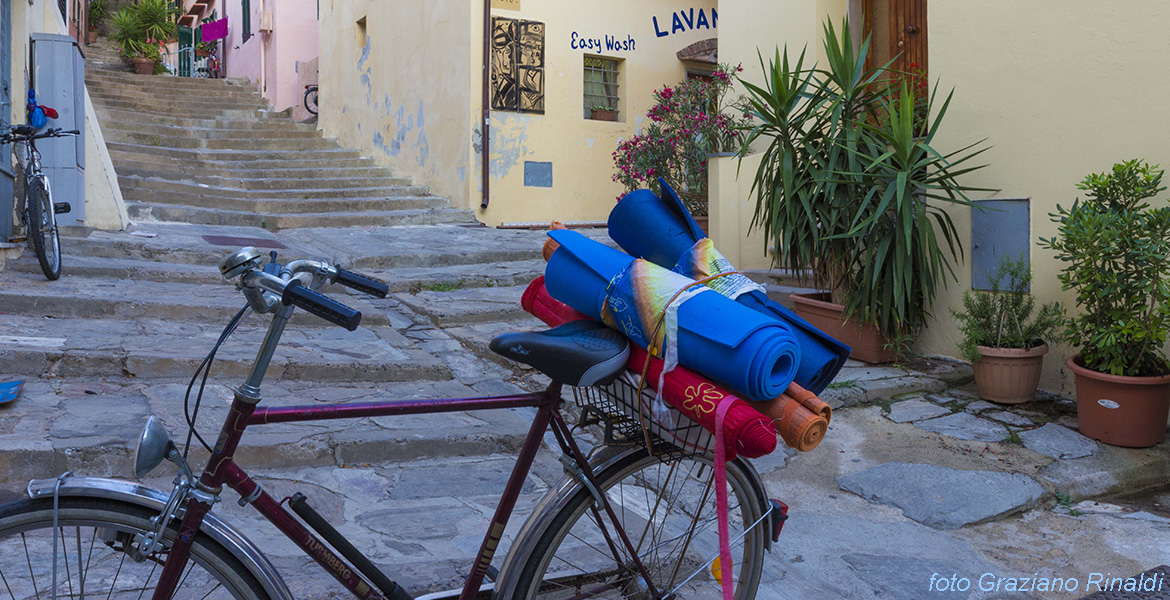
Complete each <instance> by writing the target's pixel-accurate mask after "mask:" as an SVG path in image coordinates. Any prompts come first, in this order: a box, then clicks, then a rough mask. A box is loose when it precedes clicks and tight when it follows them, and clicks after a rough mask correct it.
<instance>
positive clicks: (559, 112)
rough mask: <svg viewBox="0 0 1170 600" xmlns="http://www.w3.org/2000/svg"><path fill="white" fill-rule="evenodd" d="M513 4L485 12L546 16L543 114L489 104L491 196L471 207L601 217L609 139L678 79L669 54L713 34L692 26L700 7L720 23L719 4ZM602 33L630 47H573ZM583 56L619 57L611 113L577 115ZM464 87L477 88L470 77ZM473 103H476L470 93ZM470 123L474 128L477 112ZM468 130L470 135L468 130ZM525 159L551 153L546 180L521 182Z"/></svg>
mask: <svg viewBox="0 0 1170 600" xmlns="http://www.w3.org/2000/svg"><path fill="white" fill-rule="evenodd" d="M521 6H522V10H520V11H512V10H498V9H497V10H495V11H493V14H495V15H496V16H501V17H508V18H518V19H527V20H533V21H540V22H543V23H544V24H545V26H546V29H545V40H544V43H545V45H544V51H545V113H544V114H543V115H538V114H528V113H515V112H506V111H492V122H491V136H490V142H491V170H490V172H491V190H490V191H491V203H490V205H489V207H488V209H487V210H486V211H480V210H477V216H478V217H479V218H480V220H482V221H484V222H485V223H488V224H490V225H497V224H500V223H507V222H547V221H550V220H553V219H556V220H559V221H604V220H606V218H607V217H608V216H609V211H610V210H611V209H612V208H613V204H614V201H615V200H616V199H617V197H618V195H620V194H621V193H622V190H623V188H622V186H621V185H619V184H617V183H614V182H613V181H612V180H611V177H612V175H613V174H614V166H613V156H612V153H613V151H614V150H615V149H616V148H617V144H618V142H619V141H620V140H622V139H623V138H628V137H630V136H632V135H634V134H635V132H636V131H637V130H638V129H639V128H640V127H641V126H642V124H643V123H644V121H645V115H646V111H648V110H649V109H650V108H651V106H653V96H652V91H653V90H654V89H655V88H660V87H662V86H663V85H672V84H674V83H676V82H678V81H681V80H683V79H684V78H685V76H686V68H685V66H684V64H683V63H682V62H680V61H679V60H678V57H677V56H676V53H677V52H678V51H679V50H681V49H682V48H684V47H686V46H688V45H690V44H692V43H694V42H697V41H700V40H703V39H707V38H712V37H715V36H716V33H715V32H716V31H717V29H711V28H710V27H700V26H699V25H698V24H699V23H700V17H699V12H700V11H702V12H703V17H704V18H705V20H706V21H707V22H710V21H711V20H712V14H711V11H712V9H714V10H715V11H716V12H717V13H718V15H719V19H718V23H717V25H718V26H721V25H722V22H723V15H722V11H720V10H719V9H718V8H716V3H715V1H714V0H696V1H693V2H678V1H677V0H639V1H638V2H629V1H627V0H599V1H597V2H591V3H586V4H582V3H563V2H537V1H534V0H522V4H521ZM676 11H677V12H680V13H685V15H683V14H680V16H679V24H681V26H682V27H681V28H676V26H675V23H674V20H675V19H674V13H675V12H676ZM684 16H685V17H686V18H684ZM655 18H656V19H657V29H656V27H655V21H654V19H655ZM688 20H689V21H690V24H691V25H690V26H688V24H687V21H688ZM659 33H662V34H665V35H662V36H659ZM574 34H575V37H574ZM606 36H610V37H612V38H614V39H616V40H619V41H622V42H625V41H627V40H630V39H632V40H633V49H632V50H609V49H608V48H606V49H602V50H601V51H598V50H594V49H590V48H585V49H581V48H574V47H573V46H574V45H580V44H579V40H582V39H586V40H589V39H592V40H596V41H599V42H600V44H601V45H602V46H605V45H606ZM476 39H477V40H478V39H479V38H478V35H477V37H476ZM574 40H578V42H575V41H574ZM586 55H589V56H602V57H605V58H613V59H618V60H620V61H621V62H620V63H619V65H618V70H619V81H618V83H619V98H620V105H619V107H618V108H619V116H618V122H604V121H595V120H592V119H586V118H584V105H583V94H584V57H585V56H586ZM478 56H479V54H477V55H476V57H477V58H478ZM477 74H478V73H477ZM473 89H475V90H477V91H478V89H479V86H478V85H476V86H475V88H473ZM473 104H474V105H475V106H476V107H477V109H478V107H479V96H478V94H477V95H476V97H475V98H474V99H473ZM477 114H478V113H477ZM475 128H476V131H477V132H478V130H479V126H478V120H476V121H475ZM474 137H475V138H476V139H478V135H477V134H475V135H474ZM478 158H479V157H478V155H476V160H477V168H476V171H477V176H476V178H475V179H474V181H473V182H472V183H473V187H472V188H471V191H472V198H471V200H472V203H473V206H474V207H475V208H477V209H478V207H479V195H480V179H479V176H478ZM525 161H534V162H551V163H552V171H553V177H552V187H528V186H525V185H524V163H525Z"/></svg>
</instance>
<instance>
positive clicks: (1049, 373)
mask: <svg viewBox="0 0 1170 600" xmlns="http://www.w3.org/2000/svg"><path fill="white" fill-rule="evenodd" d="M928 19H929V21H928V23H929V24H928V27H929V30H930V48H929V51H930V73H931V78H932V79H938V78H941V80H942V85H941V87H940V89H950V88H951V87H954V88H955V99H954V101H953V102H952V104H951V107H950V109H949V110H948V113H947V115H946V119H945V121H944V126H943V129H942V130H941V131H940V132H939V138H940V139H939V145H940V147H942V148H953V147H954V146H955V145H956V144H960V143H963V142H971V141H975V140H978V139H980V138H984V137H986V138H988V139H989V143H990V144H991V145H992V146H993V148H992V149H991V150H990V151H988V152H987V153H985V154H984V156H983V157H982V158H983V160H984V162H987V163H989V164H990V166H989V167H988V168H987V169H984V170H983V171H981V172H979V173H977V174H975V175H973V176H971V177H969V178H968V179H967V181H968V182H969V183H971V184H973V185H979V186H986V187H992V188H999V189H1000V190H1001V191H1000V192H999V193H998V194H996V197H1001V198H1019V197H1030V198H1031V199H1032V201H1031V230H1032V240H1033V245H1032V248H1031V260H1032V269H1033V282H1032V292H1033V294H1034V295H1035V297H1036V299H1037V301H1042V302H1048V301H1052V300H1059V301H1061V302H1062V303H1064V304H1066V305H1067V306H1068V307H1069V308H1070V309H1073V308H1074V307H1073V306H1072V302H1073V301H1074V296H1073V294H1072V293H1071V292H1068V293H1065V292H1061V291H1060V284H1059V282H1058V281H1057V280H1056V275H1057V273H1058V272H1059V269H1060V263H1058V262H1057V261H1056V260H1054V259H1053V258H1052V255H1051V252H1049V251H1047V250H1043V249H1041V248H1040V247H1038V246H1036V245H1035V240H1036V238H1038V237H1051V236H1052V235H1053V234H1054V233H1055V225H1054V224H1053V223H1052V222H1051V221H1050V220H1049V218H1048V213H1050V212H1052V211H1053V210H1054V209H1055V207H1056V204H1057V203H1060V204H1063V205H1065V206H1067V205H1068V204H1070V203H1071V202H1072V200H1073V199H1074V198H1076V197H1077V195H1078V193H1079V191H1078V190H1077V189H1076V183H1077V182H1079V181H1080V180H1081V179H1082V178H1083V177H1084V176H1085V175H1087V174H1088V173H1090V172H1100V171H1103V170H1107V169H1109V168H1110V167H1111V166H1112V165H1113V163H1115V162H1120V161H1122V160H1126V159H1131V158H1144V159H1146V160H1148V161H1150V162H1151V163H1160V164H1161V165H1162V166H1163V167H1170V144H1168V143H1167V140H1168V139H1170V120H1167V119H1166V117H1165V114H1164V113H1165V107H1166V106H1167V102H1168V100H1167V99H1168V98H1170V78H1167V77H1165V76H1164V73H1165V72H1166V57H1168V56H1170V36H1167V35H1166V31H1165V26H1166V23H1170V6H1167V5H1166V4H1165V3H1163V2H1157V1H1153V0H1133V1H1130V2H1120V3H1116V2H1115V3H1101V2H1094V1H1092V0H1061V1H1058V0H1045V1H1042V2H1033V3H1029V4H1027V6H1026V8H1023V7H1022V5H1021V4H1020V3H1018V2H1010V1H1008V0H985V1H983V2H937V3H931V4H930V9H929V13H928ZM1161 198H1163V200H1161V201H1162V202H1165V198H1167V195H1166V194H1165V193H1163V194H1162V195H1161ZM952 214H953V215H954V217H955V221H956V225H957V226H958V228H959V231H961V232H969V231H970V211H969V210H954V211H952ZM964 247H965V248H967V249H968V251H969V250H970V247H971V244H970V240H969V239H964ZM957 271H958V273H959V277H960V279H959V283H958V284H957V285H954V284H952V285H951V286H950V288H949V289H947V290H946V291H944V292H943V293H941V294H940V295H939V296H938V298H937V299H936V305H937V307H938V308H937V309H936V310H935V313H936V321H935V322H933V323H931V326H930V328H929V329H928V330H927V331H926V333H925V334H924V335H923V336H922V338H921V339H920V341H919V347H920V349H922V350H923V351H926V352H932V353H941V354H954V353H955V349H954V343H955V340H956V333H955V327H954V323H953V322H952V319H951V318H950V316H949V315H947V314H946V310H945V307H946V306H949V305H956V304H957V303H958V302H959V298H960V297H961V296H962V291H963V290H964V289H967V288H968V287H969V285H970V267H969V265H962V266H961V267H960V268H959V269H957ZM1071 351H1072V350H1071V349H1069V348H1056V349H1054V351H1053V352H1052V353H1050V354H1049V355H1048V357H1047V358H1046V360H1045V371H1044V377H1043V379H1042V380H1041V387H1043V388H1045V389H1051V390H1063V391H1065V392H1070V391H1071V389H1072V376H1071V374H1068V373H1064V371H1065V369H1064V360H1065V358H1066V357H1067V356H1068V355H1069V354H1070V353H1071Z"/></svg>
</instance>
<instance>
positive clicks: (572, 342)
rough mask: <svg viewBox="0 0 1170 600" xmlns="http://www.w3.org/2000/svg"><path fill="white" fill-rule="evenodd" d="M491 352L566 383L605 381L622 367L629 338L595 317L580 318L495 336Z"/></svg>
mask: <svg viewBox="0 0 1170 600" xmlns="http://www.w3.org/2000/svg"><path fill="white" fill-rule="evenodd" d="M488 347H489V348H491V349H492V351H493V352H495V353H496V354H499V355H500V356H503V357H506V358H510V359H512V360H514V361H517V362H522V363H524V364H526V365H529V366H531V367H533V368H535V369H537V370H538V371H540V372H541V373H544V374H545V375H548V376H549V377H551V378H552V379H553V381H559V382H561V383H563V384H566V385H573V386H588V385H605V384H607V383H610V382H612V381H613V380H614V379H616V378H617V376H618V375H620V374H621V372H622V369H624V368H625V367H626V359H627V358H628V357H629V355H630V341H629V340H627V339H626V338H625V336H623V335H622V334H620V333H618V332H617V331H614V330H612V329H610V328H608V327H606V326H605V325H604V324H602V323H598V322H597V321H590V320H587V319H582V320H579V321H571V322H569V323H565V324H564V325H558V326H556V327H553V328H552V329H549V330H546V331H524V332H519V333H506V334H504V335H501V336H497V337H496V338H495V339H493V340H492V341H491V343H490V344H488Z"/></svg>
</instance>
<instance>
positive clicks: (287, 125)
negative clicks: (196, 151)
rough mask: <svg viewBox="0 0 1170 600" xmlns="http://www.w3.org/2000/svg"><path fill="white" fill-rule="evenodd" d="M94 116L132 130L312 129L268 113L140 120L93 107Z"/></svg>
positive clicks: (135, 114) (131, 114) (135, 115)
mask: <svg viewBox="0 0 1170 600" xmlns="http://www.w3.org/2000/svg"><path fill="white" fill-rule="evenodd" d="M97 111H98V115H99V116H100V117H102V126H103V127H108V126H121V127H136V126H138V125H140V124H145V125H154V126H162V127H180V128H182V127H203V128H207V129H215V128H221V127H226V128H231V129H271V130H280V131H284V130H292V129H297V130H310V131H312V130H316V127H315V126H313V125H309V124H305V123H297V122H295V121H292V120H290V119H288V118H277V117H275V116H272V113H265V116H264V117H263V118H251V117H223V116H221V117H213V118H210V119H192V118H188V117H184V116H178V115H151V116H150V119H149V120H148V121H146V120H143V119H142V114H141V113H139V112H137V111H131V110H122V109H117V108H102V107H97Z"/></svg>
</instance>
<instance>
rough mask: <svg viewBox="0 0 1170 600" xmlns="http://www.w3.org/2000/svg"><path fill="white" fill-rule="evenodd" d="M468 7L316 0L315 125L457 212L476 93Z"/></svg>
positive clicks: (450, 1)
mask: <svg viewBox="0 0 1170 600" xmlns="http://www.w3.org/2000/svg"><path fill="white" fill-rule="evenodd" d="M473 4H474V3H469V2H459V1H456V0H434V1H428V2H415V1H410V2H405V1H404V2H384V1H372V0H322V1H321V20H320V38H319V40H320V42H319V43H320V58H319V63H318V76H319V80H320V85H321V91H320V99H319V103H318V104H319V106H320V114H319V126H320V128H321V129H322V130H324V132H325V134H326V135H328V136H331V137H336V138H339V139H340V141H341V143H342V144H343V145H346V146H349V147H351V148H358V149H360V150H361V151H362V152H363V154H365V155H366V156H370V157H373V158H375V159H377V160H378V161H380V162H382V163H383V164H385V165H387V166H389V167H391V168H392V169H393V170H394V171H395V172H396V173H398V174H401V175H407V176H410V177H412V178H413V179H414V181H415V182H416V183H419V184H426V185H429V186H430V187H431V191H432V193H435V194H439V195H443V196H447V197H450V198H452V199H453V200H454V201H455V202H456V204H457V205H459V206H466V204H467V202H468V197H469V193H468V191H467V186H468V182H469V181H470V180H471V178H472V173H471V172H470V171H471V167H470V146H471V130H470V120H469V115H470V114H471V104H470V103H471V101H472V96H473V95H475V96H477V97H478V94H479V92H478V87H477V88H474V89H473V88H471V87H469V85H470V82H471V81H472V78H471V73H472V72H474V73H476V74H478V73H479V70H478V67H477V66H476V63H474V62H472V60H470V58H469V57H470V56H471V45H472V43H471V37H470V36H471V32H472V31H473V25H472V7H473ZM363 18H364V19H365V35H364V36H362V35H361V34H359V32H358V21H359V20H360V19H363ZM359 37H361V38H362V39H360V40H359V39H358V38H359ZM476 39H477V40H478V39H479V38H478V37H477V38H476Z"/></svg>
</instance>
